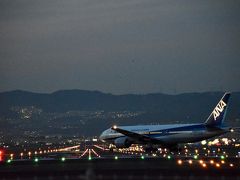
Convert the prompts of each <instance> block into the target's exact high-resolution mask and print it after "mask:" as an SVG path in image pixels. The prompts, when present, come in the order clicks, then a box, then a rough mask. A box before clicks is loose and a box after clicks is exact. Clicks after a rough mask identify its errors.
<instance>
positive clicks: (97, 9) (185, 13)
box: [0, 0, 240, 94]
mask: <svg viewBox="0 0 240 180" xmlns="http://www.w3.org/2000/svg"><path fill="white" fill-rule="evenodd" d="M15 89H22V90H28V91H34V92H53V91H56V90H60V89H85V90H100V91H103V92H109V93H114V94H126V93H152V92H162V93H169V94H178V93H185V92H204V91H240V1H237V0H236V1H233V0H225V1H222V0H211V1H209V0H196V1H192V0H188V1H186V0H182V1H179V0H165V1H162V0H0V91H1V92H2V91H9V90H15Z"/></svg>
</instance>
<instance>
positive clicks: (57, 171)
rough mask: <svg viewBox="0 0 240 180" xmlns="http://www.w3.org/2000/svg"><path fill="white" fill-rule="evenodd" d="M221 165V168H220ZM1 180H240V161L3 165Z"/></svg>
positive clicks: (0, 166)
mask: <svg viewBox="0 0 240 180" xmlns="http://www.w3.org/2000/svg"><path fill="white" fill-rule="evenodd" d="M217 164H218V165H219V166H217ZM0 175H1V176H0V179H1V180H3V179H18V180H21V179H34V180H42V179H49V180H50V179H51V180H53V179H64V180H69V179H90V180H91V179H96V180H98V179H104V180H105V179H139V180H141V179H144V180H145V179H147V180H150V179H178V180H179V179H194V180H196V179H203V180H204V179H212V178H213V179H222V180H224V179H240V160H239V158H231V159H230V158H229V159H225V160H224V161H223V160H220V159H219V158H218V159H209V158H206V159H204V158H203V159H201V160H200V159H192V158H186V157H182V158H171V159H170V158H169V159H168V158H157V157H127V156H126V157H125V156H122V157H117V156H113V157H104V158H93V159H91V160H89V159H49V158H48V159H32V160H14V161H11V162H1V163H0Z"/></svg>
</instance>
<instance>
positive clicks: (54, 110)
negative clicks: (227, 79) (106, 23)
mask: <svg viewBox="0 0 240 180" xmlns="http://www.w3.org/2000/svg"><path fill="white" fill-rule="evenodd" d="M223 94H224V93H222V92H206V93H186V94H179V95H166V94H160V93H159V94H158V93H156V94H146V95H133V94H127V95H112V94H106V93H102V92H99V91H83V90H61V91H57V92H54V93H51V94H40V93H32V92H26V91H20V90H17V91H11V92H3V93H0V123H2V124H0V126H1V125H2V127H8V126H7V125H8V124H10V125H12V124H14V125H15V127H16V129H18V130H19V129H20V130H19V131H21V130H22V131H23V130H26V129H28V130H32V129H35V130H38V131H39V128H43V129H45V130H46V131H47V132H48V131H49V132H55V133H60V134H61V133H69V132H68V131H66V132H65V130H66V129H69V128H71V127H73V126H74V127H78V128H76V129H75V131H76V132H78V133H79V134H83V135H94V134H96V135H97V134H98V133H99V132H100V131H101V130H103V129H105V128H107V127H108V126H109V125H111V124H114V123H119V124H124V125H126V124H148V123H160V124H161V123H176V122H181V123H183V122H185V123H192V122H202V121H204V120H205V119H206V118H207V116H208V115H209V113H210V112H211V111H212V109H213V108H214V106H215V105H216V103H217V102H218V100H219V99H220V98H221V96H222V95H223ZM227 119H228V120H227V121H228V122H227V123H234V124H237V123H239V119H240V93H239V92H237V93H233V94H232V97H231V99H230V107H229V112H228V114H227ZM25 120H28V121H27V123H26V121H25ZM23 122H24V123H23ZM78 122H79V123H78ZM26 124H27V125H26ZM25 126H27V128H26V127H25ZM46 127H48V128H46ZM51 127H52V129H51ZM0 128H1V127H0ZM21 128H22V129H21ZM31 128H32V129H31ZM64 128H65V130H64ZM5 129H6V128H5ZM53 130H54V131H53ZM91 130H94V132H92V131H91ZM75 131H71V132H75ZM41 132H43V130H41ZM44 133H46V132H45V131H44Z"/></svg>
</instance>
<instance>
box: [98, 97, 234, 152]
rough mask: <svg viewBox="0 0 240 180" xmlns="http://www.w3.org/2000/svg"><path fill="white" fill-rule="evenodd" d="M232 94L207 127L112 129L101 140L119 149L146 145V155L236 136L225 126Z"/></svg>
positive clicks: (224, 100) (213, 113) (225, 98)
mask: <svg viewBox="0 0 240 180" xmlns="http://www.w3.org/2000/svg"><path fill="white" fill-rule="evenodd" d="M230 95H231V94H230V93H225V94H224V95H223V97H222V98H221V100H220V101H219V102H218V104H217V105H216V107H215V108H214V110H213V111H212V112H211V114H210V115H209V117H208V118H207V120H206V121H205V122H204V123H198V124H167V125H137V126H116V125H114V126H112V127H111V128H109V129H107V130H105V131H103V133H102V134H101V135H100V137H99V139H100V140H101V141H103V142H108V143H110V144H113V145H115V146H116V148H128V147H130V146H131V145H132V144H142V145H146V149H145V150H146V151H150V152H151V151H156V150H157V148H154V145H160V146H161V147H164V148H168V149H169V150H170V151H181V150H180V147H179V144H182V143H195V142H198V141H202V140H206V139H209V138H212V137H215V136H219V135H222V134H225V133H227V132H233V129H232V128H230V127H227V126H225V125H223V122H224V119H225V116H226V112H227V108H228V100H229V98H230Z"/></svg>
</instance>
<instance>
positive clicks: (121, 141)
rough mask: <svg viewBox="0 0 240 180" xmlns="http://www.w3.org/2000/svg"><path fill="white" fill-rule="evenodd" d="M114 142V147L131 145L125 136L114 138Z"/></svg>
mask: <svg viewBox="0 0 240 180" xmlns="http://www.w3.org/2000/svg"><path fill="white" fill-rule="evenodd" d="M114 144H115V146H116V148H129V147H130V146H131V145H132V143H131V142H130V141H129V139H128V138H127V137H120V138H117V139H115V141H114Z"/></svg>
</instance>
